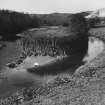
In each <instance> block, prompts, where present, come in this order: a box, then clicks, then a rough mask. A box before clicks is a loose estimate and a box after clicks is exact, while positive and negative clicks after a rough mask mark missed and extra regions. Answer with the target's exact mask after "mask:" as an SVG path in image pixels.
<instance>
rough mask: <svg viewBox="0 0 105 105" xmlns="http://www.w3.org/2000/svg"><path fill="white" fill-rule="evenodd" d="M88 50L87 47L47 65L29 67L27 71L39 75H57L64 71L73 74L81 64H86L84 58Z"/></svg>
mask: <svg viewBox="0 0 105 105" xmlns="http://www.w3.org/2000/svg"><path fill="white" fill-rule="evenodd" d="M86 50H87V49H85V51H81V52H79V53H77V54H75V55H72V56H70V57H65V58H62V60H60V59H58V60H56V61H52V62H51V63H48V64H46V65H42V66H38V67H33V68H28V69H27V71H29V72H31V73H34V74H38V75H46V74H48V75H49V74H50V75H56V74H59V73H63V72H68V73H70V74H73V73H74V72H75V70H76V69H77V68H78V67H79V66H80V65H83V64H84V62H83V60H82V59H83V57H84V56H85V54H86Z"/></svg>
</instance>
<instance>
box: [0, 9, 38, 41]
mask: <svg viewBox="0 0 105 105" xmlns="http://www.w3.org/2000/svg"><path fill="white" fill-rule="evenodd" d="M33 27H39V19H38V18H37V16H35V15H34V17H32V16H30V15H29V14H25V13H19V12H14V11H8V10H0V35H1V36H2V37H3V38H4V39H6V40H7V39H11V40H12V39H15V38H16V34H17V33H20V32H22V31H24V30H26V29H29V28H33Z"/></svg>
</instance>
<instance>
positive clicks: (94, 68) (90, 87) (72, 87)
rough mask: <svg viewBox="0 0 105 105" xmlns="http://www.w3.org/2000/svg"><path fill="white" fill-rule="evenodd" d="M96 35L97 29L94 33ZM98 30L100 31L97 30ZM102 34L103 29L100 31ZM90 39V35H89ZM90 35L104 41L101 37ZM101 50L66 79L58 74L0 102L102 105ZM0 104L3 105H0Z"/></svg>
mask: <svg viewBox="0 0 105 105" xmlns="http://www.w3.org/2000/svg"><path fill="white" fill-rule="evenodd" d="M95 31H96V32H99V31H98V30H95ZM101 31H102V30H101ZM103 31H104V29H103ZM92 36H93V34H92ZM94 36H96V37H98V38H100V39H102V40H103V41H105V35H103V34H102V35H96V34H94ZM104 62H105V50H103V52H102V53H100V54H99V55H98V56H97V57H95V58H94V59H93V60H91V61H90V62H88V63H86V64H85V65H83V66H81V67H80V68H78V69H77V70H76V72H75V73H74V74H73V75H72V76H70V75H69V74H68V75H67V74H66V75H65V74H62V75H61V74H60V75H58V76H57V77H56V78H55V79H52V80H51V81H50V82H48V83H47V84H44V85H43V86H38V87H30V88H26V89H22V90H19V91H18V92H17V93H15V94H14V95H13V96H11V97H9V98H6V99H4V100H1V101H2V102H1V103H5V104H4V105H10V103H12V105H13V104H14V103H20V104H21V105H40V104H42V105H49V104H50V105H59V104H61V105H77V104H78V105H82V104H83V105H89V104H93V105H99V104H103V105H104V104H105V64H104ZM1 105H3V104H1Z"/></svg>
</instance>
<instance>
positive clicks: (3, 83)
mask: <svg viewBox="0 0 105 105" xmlns="http://www.w3.org/2000/svg"><path fill="white" fill-rule="evenodd" d="M103 50H104V43H103V42H102V41H101V40H99V39H97V38H93V37H90V38H89V42H88V51H87V54H86V56H85V57H83V59H82V61H85V62H89V61H91V60H92V59H94V58H95V57H96V56H97V55H98V54H100V53H101V52H102V51H103ZM78 58H79V56H76V57H75V58H74V61H73V60H72V59H71V62H72V64H73V63H74V65H73V66H71V68H69V71H70V70H72V71H73V70H75V69H76V68H77V67H79V66H78V64H77V63H79V62H80V61H79V60H78ZM52 60H54V58H52V57H49V56H47V57H37V58H36V59H35V58H34V57H31V58H30V57H27V58H26V59H25V60H24V62H23V64H21V65H19V67H17V68H15V69H9V68H6V69H7V70H6V72H5V73H3V74H2V75H1V76H0V78H1V79H0V97H6V96H10V95H11V94H12V93H13V92H14V91H16V90H17V89H20V88H23V87H28V86H38V85H44V83H46V82H49V81H50V80H51V79H53V78H55V77H56V75H51V74H50V75H47V74H46V75H44V76H40V75H36V74H32V73H30V72H28V71H27V70H26V69H28V68H30V67H33V66H34V64H42V65H43V64H44V63H46V62H47V63H48V62H49V61H52ZM82 61H81V62H82ZM49 69H50V68H49Z"/></svg>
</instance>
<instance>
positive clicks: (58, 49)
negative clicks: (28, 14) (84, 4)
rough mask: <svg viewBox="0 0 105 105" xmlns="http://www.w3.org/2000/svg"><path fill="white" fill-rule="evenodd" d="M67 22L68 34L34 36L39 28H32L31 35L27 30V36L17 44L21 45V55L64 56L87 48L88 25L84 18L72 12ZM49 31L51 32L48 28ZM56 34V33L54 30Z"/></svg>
mask: <svg viewBox="0 0 105 105" xmlns="http://www.w3.org/2000/svg"><path fill="white" fill-rule="evenodd" d="M68 23H69V24H68V27H67V30H68V33H69V34H68V36H64V35H63V36H62V37H57V36H55V37H51V35H50V34H51V33H50V34H49V35H47V33H44V34H46V36H43V34H42V35H41V36H39V37H35V36H36V34H38V33H40V30H39V31H38V32H37V31H36V30H33V31H35V32H36V33H34V32H33V34H32V35H31V34H30V32H29V31H27V33H26V34H27V37H24V38H22V39H21V40H19V41H18V46H20V47H21V49H22V53H23V55H25V56H27V55H35V56H37V55H43V56H46V55H49V56H58V55H62V56H65V55H71V54H73V53H77V52H79V51H81V50H82V51H83V50H85V49H87V47H88V26H87V23H86V20H85V18H84V17H83V16H82V15H80V14H73V15H70V17H69V21H68ZM61 30H62V29H61ZM61 30H58V31H61ZM49 31H51V32H52V30H50V29H49ZM54 34H55V33H54ZM54 34H53V36H54ZM56 34H58V33H57V32H56Z"/></svg>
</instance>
